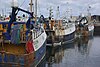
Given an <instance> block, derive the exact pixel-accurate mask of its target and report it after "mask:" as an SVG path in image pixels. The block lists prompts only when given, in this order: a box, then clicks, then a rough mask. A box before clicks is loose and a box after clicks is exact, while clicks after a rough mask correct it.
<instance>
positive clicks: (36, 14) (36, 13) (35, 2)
mask: <svg viewBox="0 0 100 67" xmlns="http://www.w3.org/2000/svg"><path fill="white" fill-rule="evenodd" d="M36 20H37V0H35V21H36Z"/></svg>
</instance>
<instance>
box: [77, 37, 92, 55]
mask: <svg viewBox="0 0 100 67" xmlns="http://www.w3.org/2000/svg"><path fill="white" fill-rule="evenodd" d="M76 40H77V41H76V47H77V48H78V52H79V53H81V54H82V55H85V54H89V49H90V47H91V45H92V43H91V42H92V38H88V37H80V38H77V39H76Z"/></svg>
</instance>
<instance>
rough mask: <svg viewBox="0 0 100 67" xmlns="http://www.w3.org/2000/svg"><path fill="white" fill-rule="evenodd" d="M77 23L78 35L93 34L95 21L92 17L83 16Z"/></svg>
mask: <svg viewBox="0 0 100 67" xmlns="http://www.w3.org/2000/svg"><path fill="white" fill-rule="evenodd" d="M77 23H78V25H77V35H79V36H93V32H94V22H92V21H91V17H89V16H83V17H81V18H80V20H78V21H77Z"/></svg>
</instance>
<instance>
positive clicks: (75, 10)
mask: <svg viewBox="0 0 100 67" xmlns="http://www.w3.org/2000/svg"><path fill="white" fill-rule="evenodd" d="M11 1H12V0H5V1H4V0H0V13H6V14H8V13H9V12H10V11H11ZM29 1H30V0H18V6H19V7H21V8H24V9H26V10H28V9H29ZM34 1H35V0H33V3H34ZM37 1H38V9H37V10H38V16H39V15H41V14H42V15H44V16H45V17H48V16H49V8H50V7H51V8H52V9H53V15H54V17H56V16H57V15H56V14H57V6H59V10H60V11H59V12H60V17H62V16H64V15H67V13H66V11H69V12H68V13H69V14H70V15H73V16H78V15H80V14H81V13H87V8H88V6H89V5H90V6H91V8H90V13H91V14H92V15H100V7H99V6H100V0H37Z"/></svg>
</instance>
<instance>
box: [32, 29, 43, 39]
mask: <svg viewBox="0 0 100 67" xmlns="http://www.w3.org/2000/svg"><path fill="white" fill-rule="evenodd" d="M43 32H44V31H43V29H42V28H40V29H33V31H32V35H33V39H36V38H38V37H39V36H40V35H41V34H42V33H43Z"/></svg>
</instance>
